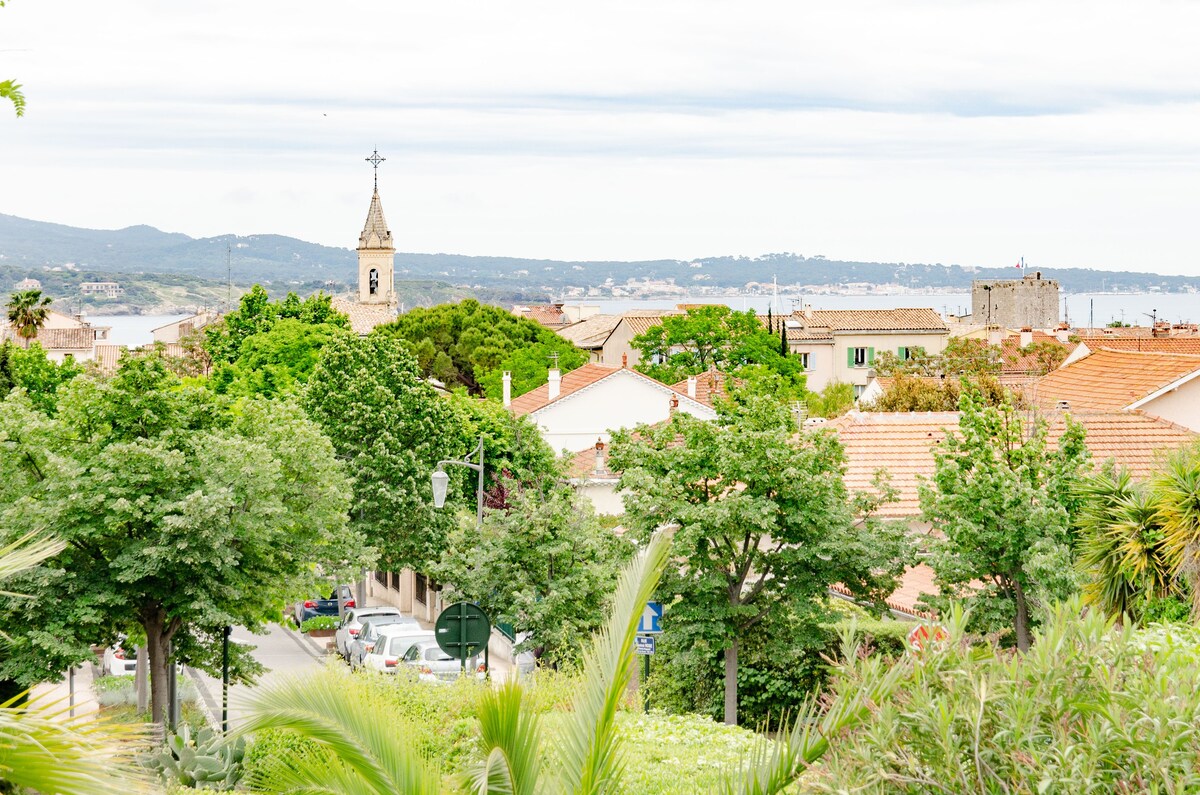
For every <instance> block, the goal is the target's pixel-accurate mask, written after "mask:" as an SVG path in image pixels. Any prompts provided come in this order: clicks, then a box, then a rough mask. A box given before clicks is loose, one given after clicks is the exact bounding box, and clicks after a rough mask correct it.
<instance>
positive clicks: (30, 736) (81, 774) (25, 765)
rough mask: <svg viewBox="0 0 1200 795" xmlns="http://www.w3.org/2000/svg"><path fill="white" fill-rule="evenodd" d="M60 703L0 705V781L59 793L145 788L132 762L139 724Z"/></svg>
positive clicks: (116, 794) (143, 735) (141, 734)
mask: <svg viewBox="0 0 1200 795" xmlns="http://www.w3.org/2000/svg"><path fill="white" fill-rule="evenodd" d="M66 711H67V710H66V708H63V707H61V705H60V706H56V705H54V704H44V703H39V702H38V701H36V700H34V701H31V702H28V703H26V704H23V705H21V706H20V707H16V706H13V705H12V702H9V703H7V704H4V705H0V781H3V782H7V783H9V784H12V785H15V786H16V787H17V788H18V789H19V790H22V791H24V790H28V791H31V792H47V793H50V792H53V793H59V795H109V793H112V794H113V795H129V794H130V793H135V792H142V791H149V788H150V783H151V782H150V781H149V779H148V777H147V775H146V774H145V773H144V772H142V770H141V768H140V767H139V766H138V765H137V763H136V754H137V752H139V751H141V750H143V749H144V743H145V741H146V740H147V739H148V734H147V731H146V727H145V726H126V725H123V724H116V723H113V722H111V721H107V720H104V719H101V718H98V717H97V716H95V715H94V714H93V715H86V716H82V715H81V716H79V717H76V718H69V717H67V715H66V714H65V713H66Z"/></svg>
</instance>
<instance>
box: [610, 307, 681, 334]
mask: <svg viewBox="0 0 1200 795" xmlns="http://www.w3.org/2000/svg"><path fill="white" fill-rule="evenodd" d="M683 314H685V313H684V312H680V311H679V310H676V309H638V310H634V311H632V312H625V313H624V314H622V315H621V322H622V323H624V324H625V325H626V326H628V327H629V329H630V330H631V331H632V332H633V333H634V335H635V336H636V335H638V334H645V333H646V332H647V331H649V330H650V329H652V328H653V327H655V326H661V325H662V322H663V318H665V317H673V316H676V315H683Z"/></svg>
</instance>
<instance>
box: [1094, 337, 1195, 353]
mask: <svg viewBox="0 0 1200 795" xmlns="http://www.w3.org/2000/svg"><path fill="white" fill-rule="evenodd" d="M1080 341H1081V342H1082V343H1083V344H1084V345H1086V346H1088V350H1091V351H1095V350H1097V349H1099V348H1107V349H1109V350H1110V351H1140V352H1142V353H1183V354H1191V355H1200V337H1109V336H1095V337H1084V338H1083V339H1082V340H1080Z"/></svg>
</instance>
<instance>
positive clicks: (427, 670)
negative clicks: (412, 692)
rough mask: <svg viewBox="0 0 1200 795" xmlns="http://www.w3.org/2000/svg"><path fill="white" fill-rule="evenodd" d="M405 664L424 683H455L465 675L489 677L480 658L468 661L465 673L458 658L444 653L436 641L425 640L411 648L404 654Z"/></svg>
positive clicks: (480, 677)
mask: <svg viewBox="0 0 1200 795" xmlns="http://www.w3.org/2000/svg"><path fill="white" fill-rule="evenodd" d="M403 662H404V664H405V665H407V666H409V667H410V668H411V669H413V670H414V671H415V672H416V674H417V678H418V679H420V680H421V681H422V682H453V681H454V680H455V679H458V677H459V676H462V675H464V673H465V674H466V675H474V676H475V677H477V678H479V679H483V678H484V677H485V676H486V675H487V671H486V670H485V668H484V666H483V664H482V663H481V662H480V660H479V657H478V656H475V657H469V658H468V659H467V670H466V671H465V672H464V671H463V669H462V664H461V663H460V662H459V661H458V658H456V657H451V656H450V655H449V654H446V652H444V651H442V648H441V647H440V646H438V645H437V641H436V640H423V641H419V642H417V643H414V644H413V645H411V646H409V647H408V651H406V652H404V657H403Z"/></svg>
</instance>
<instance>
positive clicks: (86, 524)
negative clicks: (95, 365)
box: [0, 354, 370, 719]
mask: <svg viewBox="0 0 1200 795" xmlns="http://www.w3.org/2000/svg"><path fill="white" fill-rule="evenodd" d="M0 471H2V472H3V474H4V481H5V486H4V487H3V488H2V489H0V500H2V501H0V527H3V528H4V529H5V532H6V533H18V534H20V533H23V532H26V531H28V530H32V529H38V528H42V527H53V528H54V529H55V531H56V532H57V533H58V534H59V535H60V536H61V537H62V538H63V539H64V540H65V541H66V542H67V546H66V547H65V549H64V550H63V551H62V552H61V553H59V554H58V555H57V556H55V557H54V558H53V559H51V561H49V562H48V563H47V564H45V565H44V566H42V567H41V568H39V569H38V570H36V571H35V572H34V573H32V574H30V575H28V578H29V579H28V581H25V582H20V583H18V585H22V586H29V590H30V591H32V592H36V593H37V594H38V599H37V600H36V602H35V603H34V604H33V605H28V604H23V605H21V607H20V609H15V607H16V606H15V605H12V604H6V605H4V609H3V610H0V615H3V616H4V619H3V620H4V621H5V622H6V623H9V629H13V628H14V627H13V626H12V622H14V621H15V622H17V623H18V624H19V625H20V632H16V633H14V632H10V633H9V634H10V635H13V637H14V638H15V641H14V642H15V644H16V650H17V652H19V653H15V654H12V655H6V656H5V658H4V659H3V660H2V661H0V678H15V679H18V680H20V681H24V682H27V683H30V682H34V681H39V680H42V679H54V678H57V676H58V675H59V673H60V672H61V671H62V670H63V669H64V668H66V667H67V666H68V664H73V663H76V662H78V661H79V660H81V659H84V658H85V657H88V656H90V654H91V652H90V649H89V644H93V643H108V642H111V641H112V640H114V639H115V636H116V634H117V633H118V632H130V631H132V630H134V628H139V629H140V632H141V633H142V634H144V636H145V639H146V647H147V649H148V651H149V659H150V671H151V693H152V704H153V713H154V716H155V718H156V719H159V718H161V715H162V711H163V705H164V702H165V696H166V690H165V688H166V671H167V667H168V648H169V644H173V645H174V647H175V649H176V651H177V653H178V655H177V656H178V658H182V659H184V660H185V661H187V662H191V663H192V664H195V665H198V666H200V667H203V668H205V669H206V670H209V671H210V673H215V672H216V671H217V670H218V669H217V668H215V667H214V665H213V663H214V661H215V660H216V659H217V656H216V654H215V653H214V648H215V645H216V644H217V637H218V634H217V631H218V628H219V627H222V626H224V625H227V624H234V625H241V626H245V627H248V628H250V629H252V630H253V629H257V628H260V627H262V626H263V624H264V623H265V622H268V621H272V620H277V619H278V617H279V612H280V609H281V607H282V606H283V603H284V602H285V600H286V599H288V598H289V597H292V596H294V595H295V594H296V593H297V592H299V591H300V590H301V588H302V587H303V586H304V584H305V583H311V582H313V581H315V580H314V578H315V576H316V575H315V571H314V567H315V566H316V565H318V564H321V565H323V566H324V567H325V570H326V571H327V572H330V573H334V572H336V571H338V570H345V569H347V568H357V567H358V566H359V565H362V564H363V563H364V562H366V561H367V560H369V554H370V550H369V549H367V548H365V547H364V545H363V544H362V542H361V539H360V538H359V537H358V536H357V535H356V534H355V533H353V532H350V531H347V529H346V513H347V512H346V508H347V504H348V499H349V485H348V483H347V481H346V477H345V475H344V474H343V467H342V465H340V464H339V463H338V461H337V460H336V458H335V456H334V450H333V447H332V445H330V443H329V441H328V440H327V439H326V438H325V437H324V436H323V435H322V434H321V433H320V431H319V430H318V428H317V427H316V426H315V425H314V424H313V423H312V422H310V421H309V420H307V419H306V418H305V417H304V415H303V414H302V413H301V411H300V409H299V407H297V406H295V405H292V404H287V403H280V402H273V401H250V402H247V403H245V404H244V405H242V406H241V407H240V408H239V411H237V412H236V413H234V412H229V411H226V410H225V405H224V401H223V400H222V399H221V398H220V397H219V396H217V395H214V394H213V393H212V392H210V391H208V390H205V389H197V388H181V387H180V384H179V381H178V379H177V378H176V377H175V376H173V375H172V374H171V373H170V372H169V371H168V370H167V368H166V366H165V364H164V363H163V362H162V360H161V358H160V357H158V356H156V355H153V354H149V355H145V356H141V357H137V358H126V359H125V360H124V361H123V362H122V365H121V368H120V370H119V371H118V372H117V374H116V376H114V377H113V378H112V379H109V380H96V379H94V378H92V377H90V376H81V377H79V378H76V379H75V380H74V381H72V382H71V383H70V384H69V385H68V386H67V387H66V390H65V392H64V394H63V395H62V396H61V398H60V400H59V412H58V416H57V417H55V418H49V417H47V416H45V415H44V414H42V413H41V412H39V411H37V410H36V409H35V408H34V406H33V405H32V404H31V403H30V402H29V401H28V399H27V398H25V397H23V396H22V395H21V394H20V393H19V392H18V393H13V394H12V395H10V396H9V397H8V399H7V400H6V401H5V403H4V405H3V411H0ZM14 590H21V588H20V587H18V588H15V589H14Z"/></svg>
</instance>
